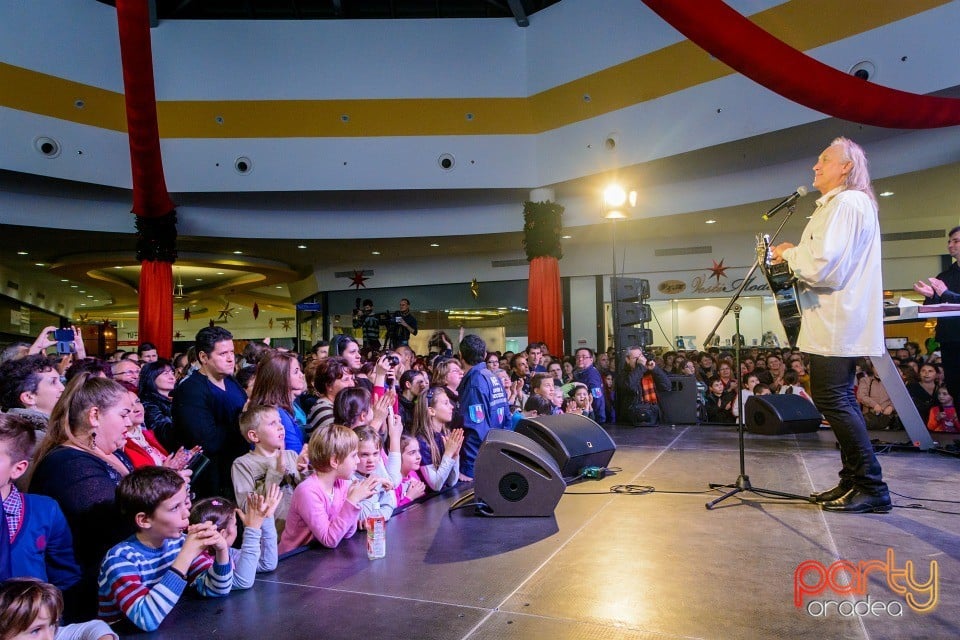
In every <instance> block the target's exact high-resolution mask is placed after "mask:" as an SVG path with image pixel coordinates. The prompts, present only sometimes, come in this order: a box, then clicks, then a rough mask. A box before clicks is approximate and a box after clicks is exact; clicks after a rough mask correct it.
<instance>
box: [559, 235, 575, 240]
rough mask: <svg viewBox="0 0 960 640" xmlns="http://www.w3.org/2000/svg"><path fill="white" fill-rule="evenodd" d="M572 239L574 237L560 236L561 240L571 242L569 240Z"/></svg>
mask: <svg viewBox="0 0 960 640" xmlns="http://www.w3.org/2000/svg"><path fill="white" fill-rule="evenodd" d="M572 237H573V236H560V239H561V240H569V239H570V238H572Z"/></svg>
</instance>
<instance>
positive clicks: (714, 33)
mask: <svg viewBox="0 0 960 640" xmlns="http://www.w3.org/2000/svg"><path fill="white" fill-rule="evenodd" d="M643 2H644V3H645V4H646V5H647V6H648V7H650V8H651V9H652V10H653V11H655V12H656V13H657V14H658V15H659V16H660V17H661V18H663V19H664V20H666V21H667V22H669V23H670V24H671V25H672V26H673V27H674V28H675V29H676V30H677V31H679V32H680V33H682V34H683V35H685V36H686V37H687V38H689V39H690V40H691V41H692V42H694V43H696V44H697V45H698V46H699V47H701V48H702V49H704V50H706V51H707V52H709V53H710V54H711V55H713V56H714V57H716V58H717V59H719V60H721V61H723V62H724V63H725V64H727V65H729V66H730V67H732V68H734V69H736V70H737V71H739V72H740V73H742V74H743V75H745V76H747V77H748V78H750V79H751V80H753V81H754V82H757V83H759V84H761V85H763V86H764V87H766V88H768V89H770V90H771V91H775V92H776V93H778V94H780V95H781V96H783V97H785V98H787V99H789V100H792V101H794V102H796V103H799V104H802V105H804V106H805V107H809V108H811V109H816V110H817V111H820V112H822V113H825V114H827V115H830V116H833V117H835V118H843V119H844V120H850V121H852V122H858V123H861V124H869V125H874V126H878V127H891V128H898V129H932V128H936V127H950V126H954V125H958V124H960V100H955V99H951V98H938V97H932V96H923V95H917V94H915V93H907V92H906V91H898V90H896V89H890V88H887V87H882V86H880V85H877V84H874V83H872V82H865V81H863V80H861V79H860V78H856V77H854V76H852V75H849V74H847V73H844V72H842V71H838V70H837V69H834V68H833V67H830V66H827V65H825V64H823V63H822V62H819V61H817V60H814V59H813V58H811V57H809V56H807V55H805V54H804V53H802V52H800V51H797V50H796V49H794V48H793V47H791V46H789V45H787V44H786V43H784V42H783V41H781V40H778V39H777V38H775V37H773V36H772V35H770V34H769V33H767V32H766V31H764V30H763V29H761V28H760V27H758V26H757V25H755V24H753V23H752V22H750V20H748V19H747V18H745V17H744V16H742V15H740V14H739V13H737V12H736V11H734V10H733V9H731V8H730V7H729V6H727V5H726V4H724V3H723V2H722V1H721V0H643Z"/></svg>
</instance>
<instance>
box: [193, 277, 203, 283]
mask: <svg viewBox="0 0 960 640" xmlns="http://www.w3.org/2000/svg"><path fill="white" fill-rule="evenodd" d="M194 280H196V281H197V282H203V278H194Z"/></svg>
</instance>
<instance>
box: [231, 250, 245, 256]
mask: <svg viewBox="0 0 960 640" xmlns="http://www.w3.org/2000/svg"><path fill="white" fill-rule="evenodd" d="M233 255H235V256H242V255H243V251H234V252H233Z"/></svg>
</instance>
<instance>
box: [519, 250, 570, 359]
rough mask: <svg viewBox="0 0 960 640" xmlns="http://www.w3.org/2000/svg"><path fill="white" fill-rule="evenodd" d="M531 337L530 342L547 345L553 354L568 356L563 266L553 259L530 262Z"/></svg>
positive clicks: (528, 323)
mask: <svg viewBox="0 0 960 640" xmlns="http://www.w3.org/2000/svg"><path fill="white" fill-rule="evenodd" d="M527 337H528V340H529V341H530V342H543V343H545V344H546V345H547V348H548V349H550V353H552V354H562V353H564V351H563V298H562V297H561V295H560V263H559V262H558V261H557V259H556V258H554V257H552V256H541V257H539V258H534V259H533V260H531V261H530V282H529V283H528V284H527Z"/></svg>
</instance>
